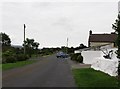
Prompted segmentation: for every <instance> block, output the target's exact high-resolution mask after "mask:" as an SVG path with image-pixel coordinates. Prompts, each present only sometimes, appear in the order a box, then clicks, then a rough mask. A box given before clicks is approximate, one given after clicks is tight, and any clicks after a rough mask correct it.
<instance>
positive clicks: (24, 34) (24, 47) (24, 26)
mask: <svg viewBox="0 0 120 89" xmlns="http://www.w3.org/2000/svg"><path fill="white" fill-rule="evenodd" d="M25 28H26V26H25V24H24V54H25Z"/></svg>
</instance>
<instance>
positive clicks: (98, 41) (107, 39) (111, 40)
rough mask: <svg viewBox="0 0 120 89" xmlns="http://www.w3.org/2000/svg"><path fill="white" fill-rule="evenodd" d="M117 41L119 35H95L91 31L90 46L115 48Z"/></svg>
mask: <svg viewBox="0 0 120 89" xmlns="http://www.w3.org/2000/svg"><path fill="white" fill-rule="evenodd" d="M116 39H117V34H115V33H111V34H93V33H92V31H91V30H90V31H89V39H88V46H89V47H93V46H102V45H108V44H109V45H110V46H111V47H115V41H116Z"/></svg>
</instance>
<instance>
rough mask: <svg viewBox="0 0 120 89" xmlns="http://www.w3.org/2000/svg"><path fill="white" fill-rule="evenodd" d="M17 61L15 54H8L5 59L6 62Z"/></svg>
mask: <svg viewBox="0 0 120 89" xmlns="http://www.w3.org/2000/svg"><path fill="white" fill-rule="evenodd" d="M14 62H16V57H15V56H14V55H12V56H7V57H6V58H5V59H4V63H14Z"/></svg>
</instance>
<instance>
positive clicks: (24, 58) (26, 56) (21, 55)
mask: <svg viewBox="0 0 120 89" xmlns="http://www.w3.org/2000/svg"><path fill="white" fill-rule="evenodd" d="M16 59H17V61H26V60H27V59H29V56H28V55H24V54H18V55H16Z"/></svg>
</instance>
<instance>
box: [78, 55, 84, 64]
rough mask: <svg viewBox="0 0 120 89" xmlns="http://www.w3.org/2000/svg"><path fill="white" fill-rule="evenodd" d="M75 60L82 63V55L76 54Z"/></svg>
mask: <svg viewBox="0 0 120 89" xmlns="http://www.w3.org/2000/svg"><path fill="white" fill-rule="evenodd" d="M77 61H78V62H79V63H83V56H82V55H78V56H77Z"/></svg>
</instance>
